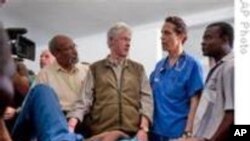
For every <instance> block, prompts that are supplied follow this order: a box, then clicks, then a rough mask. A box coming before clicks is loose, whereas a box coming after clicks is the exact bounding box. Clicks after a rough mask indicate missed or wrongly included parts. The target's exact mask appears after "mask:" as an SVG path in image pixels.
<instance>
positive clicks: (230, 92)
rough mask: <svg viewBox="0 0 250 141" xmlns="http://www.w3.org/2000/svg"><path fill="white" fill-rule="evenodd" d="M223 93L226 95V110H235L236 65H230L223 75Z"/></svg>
mask: <svg viewBox="0 0 250 141" xmlns="http://www.w3.org/2000/svg"><path fill="white" fill-rule="evenodd" d="M222 91H223V92H222V93H223V95H224V102H225V103H224V109H225V110H233V109H234V65H233V63H231V64H229V65H227V66H226V68H224V70H223V74H222Z"/></svg>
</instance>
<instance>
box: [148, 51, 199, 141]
mask: <svg viewBox="0 0 250 141" xmlns="http://www.w3.org/2000/svg"><path fill="white" fill-rule="evenodd" d="M202 76H203V72H202V68H201V65H200V64H199V63H198V61H197V60H195V59H194V58H193V57H191V56H190V55H188V54H186V53H185V52H183V53H182V54H181V56H180V57H179V58H178V60H177V62H176V63H175V64H174V65H172V66H171V65H170V64H169V58H168V57H167V58H164V59H162V60H161V61H160V62H158V63H157V65H156V68H155V70H154V71H153V72H152V74H151V76H150V84H151V87H152V90H153V97H154V104H155V109H154V117H153V118H154V121H153V128H152V130H153V132H154V133H156V134H159V135H162V136H165V137H168V138H177V137H180V136H181V135H182V133H183V132H184V129H185V126H186V121H187V117H188V113H189V109H190V99H191V98H192V97H193V96H195V95H196V94H197V92H198V91H199V90H201V89H202V88H203V77H202Z"/></svg>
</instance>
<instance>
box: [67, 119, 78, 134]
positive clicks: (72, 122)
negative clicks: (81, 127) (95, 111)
mask: <svg viewBox="0 0 250 141" xmlns="http://www.w3.org/2000/svg"><path fill="white" fill-rule="evenodd" d="M77 123H78V120H77V119H76V118H70V119H69V121H68V128H69V132H72V133H73V132H74V131H75V127H76V125H77Z"/></svg>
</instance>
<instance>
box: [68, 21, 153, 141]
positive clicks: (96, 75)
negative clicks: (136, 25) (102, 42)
mask: <svg viewBox="0 0 250 141" xmlns="http://www.w3.org/2000/svg"><path fill="white" fill-rule="evenodd" d="M131 34H132V33H131V29H130V27H129V26H128V25H127V24H125V23H117V24H115V25H114V26H113V27H111V28H110V30H109V31H108V39H107V42H108V47H109V49H110V54H109V55H108V56H107V57H106V58H105V59H102V60H100V61H97V62H95V63H93V64H92V65H90V71H89V72H88V74H87V77H86V83H85V87H84V89H83V97H84V98H83V99H82V101H79V102H78V103H77V104H76V105H75V107H76V108H75V110H74V111H72V112H70V113H69V116H70V117H71V121H73V120H74V121H76V122H71V123H72V124H70V125H69V126H70V128H74V126H75V125H76V123H77V121H78V120H80V121H81V120H82V118H83V115H86V114H87V113H89V117H90V124H89V127H90V132H91V136H93V137H92V138H91V139H90V140H101V141H116V140H118V139H122V138H133V137H135V138H134V139H136V140H139V141H147V140H148V139H147V132H148V128H149V125H150V123H151V121H152V111H153V103H152V94H151V89H150V85H149V81H148V79H147V77H146V74H145V70H144V67H143V66H142V65H141V64H140V63H137V62H135V61H132V60H130V59H128V58H127V57H128V53H129V49H130V48H131V46H130V41H131Z"/></svg>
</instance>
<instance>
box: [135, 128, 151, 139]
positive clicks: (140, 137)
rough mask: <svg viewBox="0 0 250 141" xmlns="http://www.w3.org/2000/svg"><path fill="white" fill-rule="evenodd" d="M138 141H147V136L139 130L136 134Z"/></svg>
mask: <svg viewBox="0 0 250 141" xmlns="http://www.w3.org/2000/svg"><path fill="white" fill-rule="evenodd" d="M136 138H137V140H138V141H148V134H147V132H145V131H144V130H139V131H138V132H137V134H136Z"/></svg>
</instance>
